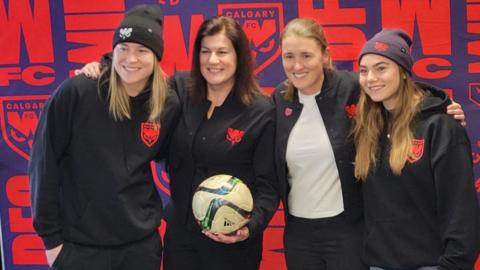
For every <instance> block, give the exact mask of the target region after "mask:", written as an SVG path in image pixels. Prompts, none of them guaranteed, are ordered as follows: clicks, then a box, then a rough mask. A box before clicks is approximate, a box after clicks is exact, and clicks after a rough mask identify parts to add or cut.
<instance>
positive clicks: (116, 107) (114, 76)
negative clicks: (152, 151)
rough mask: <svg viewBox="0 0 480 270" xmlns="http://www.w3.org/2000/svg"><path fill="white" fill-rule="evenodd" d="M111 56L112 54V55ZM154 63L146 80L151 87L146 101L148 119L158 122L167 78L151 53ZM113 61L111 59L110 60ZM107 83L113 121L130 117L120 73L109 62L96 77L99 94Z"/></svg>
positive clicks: (164, 97) (128, 104) (163, 101)
mask: <svg viewBox="0 0 480 270" xmlns="http://www.w3.org/2000/svg"><path fill="white" fill-rule="evenodd" d="M112 57H113V56H112ZM153 57H154V65H153V72H152V75H151V76H150V79H149V81H148V85H147V88H148V87H150V88H151V92H150V98H149V101H148V111H149V115H148V121H150V122H159V121H160V116H161V114H162V111H163V109H164V107H165V100H166V98H167V91H168V90H167V89H168V88H167V80H166V78H165V76H164V72H163V71H162V69H161V67H160V66H159V65H158V58H157V57H156V56H155V54H153ZM112 61H113V60H112ZM105 84H108V93H107V99H108V103H109V104H108V110H109V112H110V114H111V115H112V116H113V118H114V119H115V121H123V120H124V119H131V118H132V117H131V104H130V97H129V96H128V94H127V92H126V90H125V88H124V87H123V85H122V83H121V80H120V75H118V72H117V71H116V70H115V68H114V67H113V64H112V63H111V64H110V65H109V66H108V67H106V68H105V69H103V70H102V73H101V74H100V76H99V79H98V91H99V94H101V91H102V90H101V89H102V87H103V86H104V85H105Z"/></svg>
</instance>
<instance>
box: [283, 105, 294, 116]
mask: <svg viewBox="0 0 480 270" xmlns="http://www.w3.org/2000/svg"><path fill="white" fill-rule="evenodd" d="M292 112H293V109H292V108H289V107H287V108H285V112H284V113H285V116H286V117H289V116H290V115H292Z"/></svg>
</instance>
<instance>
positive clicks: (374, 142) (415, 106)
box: [353, 66, 424, 181]
mask: <svg viewBox="0 0 480 270" xmlns="http://www.w3.org/2000/svg"><path fill="white" fill-rule="evenodd" d="M399 69H400V73H399V76H400V78H404V79H401V80H400V85H399V87H398V88H399V92H398V95H399V98H398V104H397V105H396V106H395V109H394V110H393V111H392V112H391V114H392V115H391V118H390V119H385V116H384V112H383V109H382V107H383V105H382V103H381V102H374V101H373V100H372V99H371V98H370V97H369V96H368V95H367V94H365V91H364V90H363V89H362V91H361V93H360V98H359V101H358V104H357V113H356V116H355V119H354V128H353V135H354V142H355V149H356V152H357V154H356V156H355V177H357V178H358V179H360V180H362V181H365V180H366V178H367V176H368V174H369V172H370V171H372V170H373V169H374V167H375V166H376V165H377V164H376V161H377V158H378V156H377V154H378V153H377V152H378V150H379V141H380V135H381V134H382V132H383V131H385V130H386V131H387V132H388V134H390V141H389V146H386V147H389V148H390V149H391V150H390V156H389V160H388V161H389V164H390V168H391V170H392V171H393V173H394V174H395V175H400V174H401V173H402V170H403V168H404V167H405V163H406V162H407V159H408V158H413V155H412V152H411V149H412V139H413V130H412V124H413V122H414V118H415V115H416V114H417V113H418V111H419V110H420V104H421V102H422V100H423V98H424V92H423V90H422V89H420V88H419V87H418V86H417V85H416V84H415V83H414V82H413V81H412V79H411V78H410V76H408V74H407V73H406V72H405V70H404V69H403V68H401V67H400V66H399Z"/></svg>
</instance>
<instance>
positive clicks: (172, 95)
mask: <svg viewBox="0 0 480 270" xmlns="http://www.w3.org/2000/svg"><path fill="white" fill-rule="evenodd" d="M169 86H170V87H169V89H168V96H167V99H166V101H165V109H164V111H163V112H162V120H161V125H162V126H161V130H162V132H166V133H167V135H166V137H165V140H164V141H163V142H162V145H161V147H160V150H159V152H158V155H157V156H156V158H155V160H156V161H159V160H162V159H166V158H168V154H169V153H168V152H169V149H170V141H171V140H172V135H173V131H174V130H175V128H176V126H177V123H178V121H179V119H180V112H181V109H180V102H179V100H178V95H177V93H176V92H175V90H173V89H172V87H171V84H169Z"/></svg>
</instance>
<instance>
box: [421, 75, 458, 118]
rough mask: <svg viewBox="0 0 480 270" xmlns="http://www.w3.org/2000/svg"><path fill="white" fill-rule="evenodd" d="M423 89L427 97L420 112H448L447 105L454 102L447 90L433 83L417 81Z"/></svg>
mask: <svg viewBox="0 0 480 270" xmlns="http://www.w3.org/2000/svg"><path fill="white" fill-rule="evenodd" d="M415 83H416V84H417V86H419V87H420V88H421V89H423V91H425V99H424V100H423V102H422V105H421V106H422V108H421V109H420V112H421V113H422V114H424V113H427V114H431V113H446V112H447V106H448V105H450V104H451V103H452V101H451V100H450V98H449V97H448V96H447V94H446V93H445V91H443V90H442V89H440V88H438V87H435V86H433V85H430V84H427V83H424V82H415Z"/></svg>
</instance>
